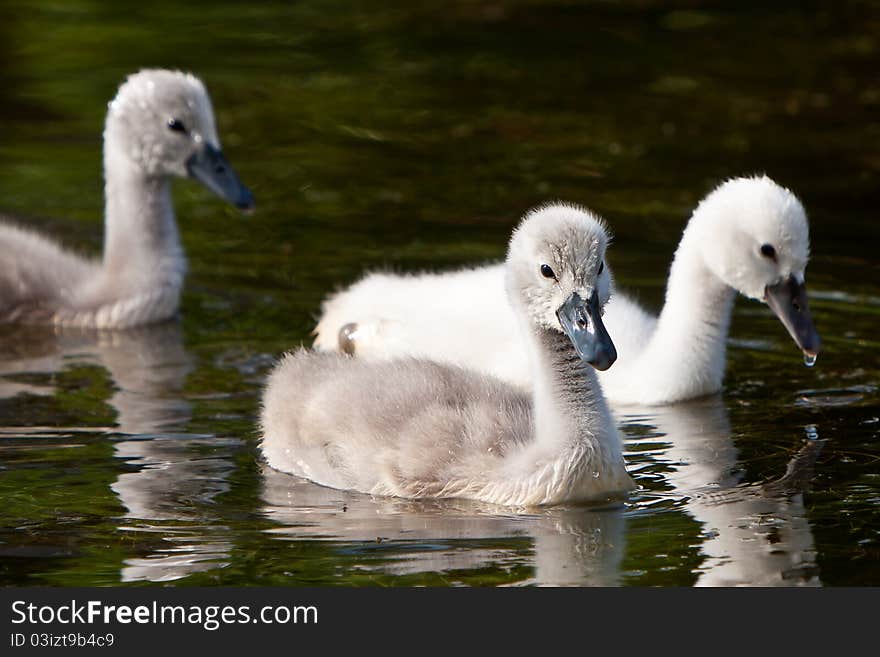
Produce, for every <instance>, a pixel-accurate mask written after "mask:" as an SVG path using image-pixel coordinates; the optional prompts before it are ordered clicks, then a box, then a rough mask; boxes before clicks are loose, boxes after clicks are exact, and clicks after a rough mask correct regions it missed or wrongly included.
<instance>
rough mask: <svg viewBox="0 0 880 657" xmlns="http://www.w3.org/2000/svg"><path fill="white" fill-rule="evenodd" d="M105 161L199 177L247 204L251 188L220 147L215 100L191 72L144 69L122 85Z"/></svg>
mask: <svg viewBox="0 0 880 657" xmlns="http://www.w3.org/2000/svg"><path fill="white" fill-rule="evenodd" d="M104 150H105V166H106V167H107V168H108V173H109V170H110V169H111V168H119V167H123V166H125V167H126V168H128V169H129V170H132V171H134V172H136V173H140V174H142V175H144V176H147V177H163V176H178V177H183V178H187V177H190V178H195V179H196V180H198V181H199V182H201V183H202V184H203V185H204V186H205V187H207V188H208V189H209V190H211V191H212V192H214V193H215V194H217V195H218V196H220V197H221V198H223V199H225V200H226V201H229V202H230V203H232V204H233V205H235V206H236V207H238V208H241V209H244V210H246V209H250V208H252V207H253V204H254V199H253V195H252V194H251V192H250V190H248V189H247V187H245V186H244V185H243V184H242V183H241V181H240V180H239V179H238V176H237V175H236V173H235V171H234V170H233V169H232V167H231V166H230V164H229V162H227V160H226V158H225V156H224V155H223V152H222V151H221V149H220V139H219V138H218V136H217V128H216V126H215V123H214V111H213V109H212V107H211V99H210V98H209V97H208V92H207V90H206V89H205V85H204V84H202V82H201V80H199V79H198V78H196V77H195V76H193V75H192V74H190V73H182V72H180V71H166V70H158V69H157V70H143V71H140V72H138V73H135V74H134V75H131V76H129V77H128V79H127V80H126V81H125V82H124V83H123V84H122V86H121V87H119V91H118V92H117V94H116V98H114V99H113V100H112V101H111V102H110V104H109V109H108V112H107V121H106V125H105V129H104Z"/></svg>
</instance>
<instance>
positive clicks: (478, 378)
mask: <svg viewBox="0 0 880 657" xmlns="http://www.w3.org/2000/svg"><path fill="white" fill-rule="evenodd" d="M607 241H608V238H607V235H606V233H605V229H604V228H603V225H602V223H601V222H600V220H599V219H597V218H596V217H594V216H593V215H591V214H590V213H588V212H586V211H585V210H581V209H579V208H576V207H573V206H567V205H551V206H547V207H544V208H539V209H537V210H534V211H532V212H530V213H529V214H527V215H526V217H525V218H524V220H523V221H522V223H521V224H520V226H519V228H518V229H517V230H516V231H515V232H514V234H513V237H512V238H511V240H510V247H509V251H508V256H507V262H506V265H505V287H506V290H507V298H508V300H509V302H510V305H511V307H512V310H511V312H510V313H506V314H505V315H503V316H501V317H496V318H495V319H497V320H498V321H504V322H509V323H510V324H511V325H509V326H508V327H507V328H508V330H509V331H517V330H519V331H521V332H522V334H523V338H524V340H523V344H524V349H525V350H526V351H527V352H528V355H529V358H530V363H531V368H532V374H533V377H534V386H533V390H532V393H531V395H528V394H527V393H525V392H523V391H521V390H519V389H517V388H515V387H513V386H510V385H509V384H506V383H504V382H502V381H499V380H497V379H494V378H492V377H488V376H485V375H482V374H479V373H477V372H473V371H468V370H464V369H460V368H457V367H454V366H450V365H444V364H439V363H434V362H431V361H428V360H422V359H408V358H404V359H397V360H391V361H386V362H379V363H370V362H367V361H364V360H359V359H352V358H348V357H346V356H343V355H339V354H321V353H314V352H309V351H305V350H299V351H295V352H293V353H290V354H288V355H287V356H285V357H284V359H283V360H282V361H281V363H280V364H279V365H278V366H277V367H276V369H275V370H274V371H273V372H272V374H271V375H270V377H269V380H268V384H267V387H266V390H265V394H264V397H263V410H262V418H261V422H262V431H263V441H262V451H263V454H264V455H265V457H266V460H267V461H268V463H269V465H270V466H272V467H273V468H275V469H278V470H281V471H283V472H287V473H290V474H294V475H299V476H302V477H306V478H308V479H311V480H312V481H315V482H317V483H319V484H323V485H325V486H331V487H333V488H341V489H354V490H358V491H362V492H365V493H371V494H374V495H393V496H399V497H408V498H418V497H434V498H439V497H465V498H471V499H476V500H481V501H484V502H489V503H494V504H505V505H513V506H531V505H544V504H557V503H561V502H569V501H578V500H587V499H596V498H604V497H607V496H610V495H612V494H619V493H622V492H625V491H627V490H630V489H632V488H633V483H632V480H631V479H630V478H629V476H628V475H627V473H626V469H625V468H624V463H623V457H622V455H621V445H620V439H619V436H618V434H617V432H616V430H615V427H614V423H613V422H612V419H611V416H610V413H609V410H608V407H607V405H606V404H605V400H604V398H603V397H602V394H601V391H600V389H599V386H598V384H597V382H596V375H595V374H594V372H593V370H592V368H590V367H587V365H586V364H585V363H589V364H590V365H592V366H593V367H595V368H597V369H606V368H608V367H610V366H611V364H612V363H613V362H614V359H615V358H616V353H615V349H614V345H613V343H612V342H611V339H610V338H609V336H608V333H607V332H606V331H605V327H604V326H603V324H602V319H601V310H602V304H604V302H605V301H606V300H607V299H608V296H609V293H610V278H609V276H608V273H607V269H605V268H604V266H603V261H604V256H605V247H606V244H607ZM603 270H604V271H603ZM489 319H490V320H491V319H492V318H489Z"/></svg>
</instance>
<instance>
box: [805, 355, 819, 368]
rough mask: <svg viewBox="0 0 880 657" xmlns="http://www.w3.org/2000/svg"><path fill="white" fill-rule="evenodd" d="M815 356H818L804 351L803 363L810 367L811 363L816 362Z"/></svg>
mask: <svg viewBox="0 0 880 657" xmlns="http://www.w3.org/2000/svg"><path fill="white" fill-rule="evenodd" d="M817 358H818V356H816V354H807V353H805V354H804V365H806V366H807V367H812V366H813V365H815V364H816V359H817Z"/></svg>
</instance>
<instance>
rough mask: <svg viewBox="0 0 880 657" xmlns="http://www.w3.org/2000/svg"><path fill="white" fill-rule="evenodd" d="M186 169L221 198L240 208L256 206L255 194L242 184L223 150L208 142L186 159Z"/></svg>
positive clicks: (191, 175)
mask: <svg viewBox="0 0 880 657" xmlns="http://www.w3.org/2000/svg"><path fill="white" fill-rule="evenodd" d="M186 170H187V171H188V172H189V175H190V177H192V178H195V179H196V180H198V181H199V182H200V183H202V184H203V185H204V186H205V187H207V188H208V189H210V190H211V191H212V192H214V193H215V194H216V195H217V196H219V197H220V198H222V199H224V200H226V201H229V202H230V203H232V204H233V205H234V206H235V207H237V208H238V209H239V210H250V209H252V208H253V207H254V195H253V194H251V190H249V189H248V188H247V187H245V186H244V185H242V184H241V180H239V179H238V174H236V173H235V170H234V169H233V168H232V166H230V164H229V162H228V161H227V160H226V157H225V156H224V155H223V153H222V151H220V150H218V149H216V148H214V147H213V146H211V145H210V144H208V143H204V142H203V143H202V146H201V147H200V148H199V150H197V151H196V152H195V153H193V154H192V155H191V156H190V158H189V159H188V160H187V161H186Z"/></svg>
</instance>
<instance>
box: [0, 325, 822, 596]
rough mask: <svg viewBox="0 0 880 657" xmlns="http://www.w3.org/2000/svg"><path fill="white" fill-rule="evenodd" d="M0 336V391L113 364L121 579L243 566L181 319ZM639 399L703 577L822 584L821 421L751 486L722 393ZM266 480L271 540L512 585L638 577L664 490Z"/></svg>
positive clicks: (35, 386)
mask: <svg viewBox="0 0 880 657" xmlns="http://www.w3.org/2000/svg"><path fill="white" fill-rule="evenodd" d="M0 342H2V347H0V349H2V353H0V394H4V395H11V394H17V393H20V392H28V393H30V394H54V391H53V389H52V386H51V379H50V378H49V377H38V376H30V375H31V374H33V373H37V374H41V375H42V374H45V373H51V372H61V371H63V370H65V369H66V368H69V367H71V366H74V365H81V364H91V365H98V366H100V367H102V368H103V369H105V370H106V371H107V372H108V373H109V375H110V378H111V380H112V383H113V392H112V393H111V396H110V397H109V400H108V403H109V404H110V405H111V406H112V407H113V409H114V410H115V413H116V425H117V426H116V427H113V428H108V429H106V431H108V432H110V433H112V434H113V436H114V443H113V446H114V453H115V456H116V457H118V459H119V460H120V461H124V463H125V464H124V466H123V469H124V470H125V471H124V472H122V473H120V474H118V475H117V476H116V480H115V482H113V483H112V485H111V488H112V490H113V491H114V493H115V494H116V496H117V497H118V499H119V501H120V503H121V504H122V505H123V507H124V508H125V513H124V517H123V519H122V521H121V525H120V526H119V527H118V528H119V529H120V530H122V531H125V532H130V533H132V534H136V535H137V537H138V540H137V541H135V542H134V545H135V548H134V550H135V551H134V552H133V553H132V552H129V554H128V555H127V556H126V558H124V561H123V563H122V565H121V570H120V573H119V576H120V578H121V580H122V581H124V582H135V581H150V582H165V581H174V580H178V579H180V578H183V577H186V576H189V575H192V574H194V573H200V572H208V571H211V570H214V569H217V568H222V567H224V566H226V565H227V564H229V563H231V562H232V557H231V556H230V555H231V554H232V551H233V547H234V546H233V539H232V538H231V534H232V532H233V531H234V530H232V529H230V528H229V527H227V526H226V524H225V522H224V520H225V519H226V518H227V516H226V515H225V513H224V512H223V507H222V504H218V497H220V496H222V495H223V494H224V493H226V492H227V491H229V490H230V487H231V484H230V474H231V473H232V471H233V469H234V467H235V466H234V461H233V458H232V455H233V454H234V453H235V452H236V451H237V450H238V449H239V448H240V447H241V444H242V442H241V441H240V440H239V439H220V438H217V437H215V436H213V435H196V434H187V433H181V430H182V429H184V428H185V427H186V426H187V425H188V424H189V421H190V419H191V415H192V408H191V406H190V403H189V402H188V401H187V400H186V399H185V397H184V394H183V388H184V384H185V381H186V378H187V376H188V374H189V373H190V372H191V371H192V369H193V366H194V364H193V359H192V357H191V356H190V354H189V353H188V352H187V351H186V349H185V348H184V346H183V341H182V337H181V331H180V326H179V325H178V324H177V323H169V324H165V325H162V326H157V327H151V328H144V329H139V330H136V331H125V332H116V333H94V332H91V333H85V332H76V331H64V332H62V333H59V334H57V335H56V334H55V333H54V331H52V330H51V329H42V330H34V331H27V332H26V333H25V332H21V333H18V332H16V333H15V334H13V337H12V339H10V338H9V337H8V336H7V337H5V338H4V339H3V340H2V341H0ZM10 352H12V353H10ZM12 375H16V376H12ZM10 376H12V379H10V378H7V377H10ZM13 379H14V380H13ZM627 410H628V415H627V416H626V417H625V418H624V426H625V427H626V425H628V424H630V423H632V424H633V426H636V425H644V424H648V425H652V426H654V427H655V428H656V432H655V433H654V434H653V437H652V439H651V441H652V442H653V443H654V444H656V442H657V440H656V437H657V434H660V435H661V436H663V438H662V440H663V441H664V442H663V448H662V449H660V450H656V451H654V452H652V453H651V454H650V455H649V456H650V461H651V462H650V463H649V464H648V466H647V467H646V468H643V470H642V471H641V472H639V471H637V472H636V476H637V477H640V478H642V481H643V483H644V482H646V481H648V478H650V477H654V476H657V475H658V474H659V475H660V478H661V480H660V483H659V486H660V487H661V488H662V489H663V490H662V492H660V496H661V498H665V500H661V501H668V500H674V506H675V507H676V508H677V509H678V510H680V511H681V510H683V511H684V512H685V513H687V514H689V515H690V516H692V517H693V518H694V519H695V520H696V521H697V522H698V523H699V524H700V525H701V526H702V530H701V532H700V534H699V545H698V546H696V548H695V549H698V550H699V552H700V556H701V557H702V562H701V563H700V565H699V566H698V567H697V569H696V574H697V584H698V585H818V584H819V583H820V581H819V577H818V568H817V566H816V550H815V546H814V539H813V536H812V531H811V528H810V525H809V522H808V521H807V518H806V513H805V509H804V503H803V491H804V490H805V489H806V487H807V485H808V484H809V481H810V479H811V477H812V465H813V462H814V461H815V458H816V456H817V454H818V452H819V450H820V449H821V444H822V441H821V440H819V439H818V436H817V430H816V429H815V427H808V430H807V440H806V441H805V446H804V448H803V449H802V450H801V451H800V453H799V454H797V455H796V456H795V457H794V458H792V459H791V462H790V463H789V466H788V470H787V472H785V473H784V474H783V473H782V472H780V473H779V474H780V476H779V478H778V479H776V480H775V481H771V482H769V483H765V484H760V485H756V484H745V483H743V479H744V476H743V474H742V472H741V471H740V469H739V468H740V467H741V466H742V463H741V460H740V455H739V452H738V450H737V449H736V446H735V445H734V442H733V440H732V437H731V429H730V424H729V420H728V416H727V410H726V408H725V406H724V404H723V402H722V401H721V399H720V398H709V399H706V400H701V401H697V402H693V403H687V404H679V405H674V406H668V407H665V408H664V407H659V408H655V407H651V408H644V409H643V408H637V409H632V408H629V409H627ZM635 442H636V441H630V446H631V447H632V446H633V445H634V444H635ZM261 485H262V509H261V511H262V515H263V517H265V518H267V519H268V520H269V521H270V524H271V528H269V529H267V530H266V532H265V534H264V535H266V536H270V537H272V538H273V539H275V540H285V541H315V540H317V541H324V542H325V543H326V545H327V546H328V547H327V550H328V552H330V553H332V552H333V551H334V550H336V549H337V548H338V549H341V550H343V551H345V552H346V553H347V554H348V555H349V556H350V555H351V553H352V551H354V554H355V556H354V557H352V558H353V559H354V560H355V561H356V563H355V564H354V566H353V568H354V571H361V572H367V573H369V572H375V573H381V574H387V575H392V576H394V575H400V576H405V575H413V574H415V575H418V574H426V573H440V574H447V575H448V576H449V577H450V579H454V578H455V577H456V576H457V575H456V573H476V572H483V571H486V572H488V571H496V572H497V571H502V572H505V573H506V575H505V576H504V578H503V579H504V581H516V582H518V583H526V584H539V585H617V584H621V583H624V582H628V581H631V578H632V574H627V573H623V572H622V564H623V563H624V560H625V558H626V556H627V554H626V549H627V543H626V536H627V533H626V532H627V528H628V527H629V528H630V529H632V524H630V523H629V522H628V519H629V518H630V517H631V516H633V515H641V514H644V513H645V511H646V510H647V511H648V513H652V511H651V509H652V507H651V505H652V504H655V503H656V502H657V501H658V500H657V498H656V496H654V497H653V498H652V497H651V494H646V493H644V492H642V493H636V494H635V495H634V496H633V498H632V504H633V506H632V507H631V509H630V510H629V511H627V510H626V509H624V508H622V507H616V508H596V507H568V508H549V509H539V510H530V511H529V512H518V511H516V510H509V509H504V508H501V507H493V506H488V505H481V504H479V503H475V502H469V501H461V500H446V501H424V502H421V501H419V502H416V501H406V500H399V499H374V498H371V497H369V496H366V495H360V494H357V493H350V492H345V491H337V490H333V489H329V488H324V487H320V486H317V485H315V484H312V483H310V482H307V481H304V480H301V479H297V478H295V477H291V476H289V475H286V474H281V473H278V472H275V471H273V470H271V469H268V468H264V469H263V470H262V478H261ZM654 488H656V486H654ZM377 541H378V542H377ZM684 541H685V542H687V543H691V542H692V538H690V537H685V539H684ZM338 544H342V547H341V548H340V547H339V545H338ZM634 545H635V543H634ZM143 546H146V547H143ZM364 546H366V548H365V549H363V550H361V548H364ZM369 546H379V547H380V548H381V549H371V548H370V547H369ZM664 565H667V564H664ZM673 567H674V565H673ZM634 572H635V571H634Z"/></svg>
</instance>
